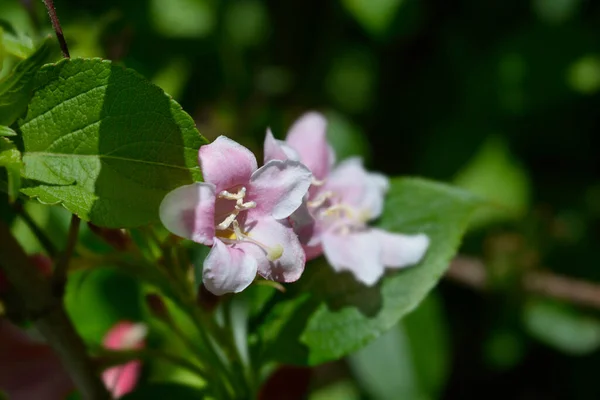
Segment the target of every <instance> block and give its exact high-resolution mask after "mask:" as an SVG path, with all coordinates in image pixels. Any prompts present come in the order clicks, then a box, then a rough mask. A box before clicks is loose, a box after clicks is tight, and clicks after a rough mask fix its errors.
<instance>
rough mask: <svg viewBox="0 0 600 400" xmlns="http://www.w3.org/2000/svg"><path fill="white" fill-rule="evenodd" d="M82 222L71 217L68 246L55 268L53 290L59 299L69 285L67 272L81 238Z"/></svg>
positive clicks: (77, 218) (75, 217)
mask: <svg viewBox="0 0 600 400" xmlns="http://www.w3.org/2000/svg"><path fill="white" fill-rule="evenodd" d="M80 225H81V220H80V219H79V217H78V216H77V215H75V214H73V215H72V216H71V224H70V225H69V233H68V235H67V246H66V247H65V250H64V251H63V252H62V254H61V255H60V257H59V258H58V261H57V262H56V266H55V267H54V274H53V275H52V288H53V290H54V293H55V295H56V296H57V297H58V298H62V295H63V293H64V290H65V285H66V283H67V270H68V269H69V261H70V260H71V257H72V256H73V251H74V250H75V246H76V245H77V239H78V237H79V226H80Z"/></svg>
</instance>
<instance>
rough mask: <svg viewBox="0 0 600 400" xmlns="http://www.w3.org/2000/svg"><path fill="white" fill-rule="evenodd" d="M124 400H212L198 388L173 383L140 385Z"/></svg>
mask: <svg viewBox="0 0 600 400" xmlns="http://www.w3.org/2000/svg"><path fill="white" fill-rule="evenodd" d="M121 399H123V400H163V399H177V400H179V399H181V400H198V399H210V397H206V395H205V393H204V392H203V391H201V390H199V389H197V388H194V387H191V386H185V385H178V384H173V383H157V384H148V385H140V386H139V387H137V388H136V389H135V390H134V391H133V392H131V393H129V394H126V395H125V396H123V397H121Z"/></svg>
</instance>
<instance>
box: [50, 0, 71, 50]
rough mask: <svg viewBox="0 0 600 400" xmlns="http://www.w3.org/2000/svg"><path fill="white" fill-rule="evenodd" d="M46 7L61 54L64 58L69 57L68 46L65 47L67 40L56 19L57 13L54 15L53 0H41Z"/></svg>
mask: <svg viewBox="0 0 600 400" xmlns="http://www.w3.org/2000/svg"><path fill="white" fill-rule="evenodd" d="M43 1H44V5H45V6H46V9H47V10H48V15H49V16H50V21H52V27H53V28H54V32H56V38H57V39H58V43H59V44H60V50H61V51H62V55H63V57H64V58H71V55H70V54H69V48H68V47H67V41H66V40H65V36H64V35H63V31H62V27H61V26H60V21H59V20H58V15H56V9H55V8H54V1H53V0H43Z"/></svg>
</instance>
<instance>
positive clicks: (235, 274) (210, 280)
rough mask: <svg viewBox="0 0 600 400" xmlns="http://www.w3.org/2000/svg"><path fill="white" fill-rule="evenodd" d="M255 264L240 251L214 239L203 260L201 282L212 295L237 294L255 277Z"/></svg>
mask: <svg viewBox="0 0 600 400" xmlns="http://www.w3.org/2000/svg"><path fill="white" fill-rule="evenodd" d="M256 267H257V262H256V259H255V258H254V257H252V256H251V255H249V254H246V253H245V252H244V251H243V250H242V249H239V248H236V247H234V246H228V245H225V243H223V242H222V241H220V240H219V239H215V244H214V246H213V248H212V249H211V250H210V253H208V256H206V259H205V260H204V269H203V270H202V280H203V282H204V286H206V288H207V289H208V290H209V291H210V292H211V293H213V294H216V295H217V296H220V295H222V294H225V293H238V292H241V291H242V290H244V289H246V288H247V287H248V286H250V284H251V283H252V281H253V280H254V278H255V277H256Z"/></svg>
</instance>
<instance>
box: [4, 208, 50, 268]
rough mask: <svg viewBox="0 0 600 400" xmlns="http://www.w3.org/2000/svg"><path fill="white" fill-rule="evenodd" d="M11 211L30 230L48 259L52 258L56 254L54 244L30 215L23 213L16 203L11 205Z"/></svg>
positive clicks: (23, 210) (22, 209)
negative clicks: (17, 215)
mask: <svg viewBox="0 0 600 400" xmlns="http://www.w3.org/2000/svg"><path fill="white" fill-rule="evenodd" d="M13 209H14V210H15V212H16V213H17V214H19V216H20V217H21V218H22V219H23V222H25V224H26V225H27V226H28V227H29V229H31V232H33V234H34V235H35V237H36V238H37V239H38V240H39V241H40V244H41V245H42V247H43V248H44V250H46V253H48V255H49V256H50V258H54V257H55V256H56V255H57V253H58V251H57V250H56V247H55V246H54V243H52V241H51V240H50V239H49V238H48V235H46V233H45V232H44V231H42V230H41V229H40V227H39V226H38V225H37V224H36V222H35V221H34V220H33V218H31V215H29V213H28V212H27V211H25V209H24V208H23V204H21V203H18V202H17V203H15V204H14V205H13Z"/></svg>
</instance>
